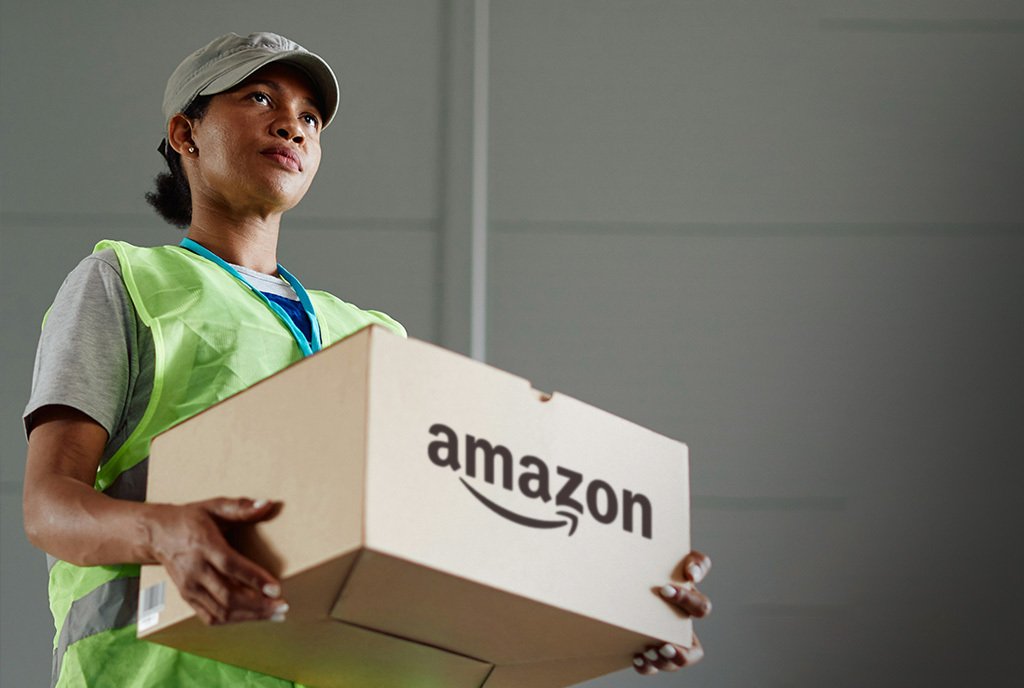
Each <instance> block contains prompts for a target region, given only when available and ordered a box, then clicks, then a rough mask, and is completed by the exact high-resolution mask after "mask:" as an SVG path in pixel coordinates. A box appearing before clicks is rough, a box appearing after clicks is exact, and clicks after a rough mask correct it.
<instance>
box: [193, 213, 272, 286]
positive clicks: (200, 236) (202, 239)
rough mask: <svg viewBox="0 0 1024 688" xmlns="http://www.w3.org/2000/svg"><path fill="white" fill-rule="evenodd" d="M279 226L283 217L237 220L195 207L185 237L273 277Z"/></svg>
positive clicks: (229, 259)
mask: <svg viewBox="0 0 1024 688" xmlns="http://www.w3.org/2000/svg"><path fill="white" fill-rule="evenodd" d="M280 226H281V215H280V214H275V215H271V216H269V217H253V218H245V219H238V218H229V217H226V216H224V215H222V214H220V213H217V212H215V211H211V210H208V209H202V208H198V207H195V206H193V208H192V225H191V226H190V227H189V228H188V232H187V234H186V236H188V238H189V239H192V240H193V241H195V242H197V243H199V244H202V245H203V246H205V247H206V248H208V249H210V250H211V251H213V252H214V253H215V254H217V256H219V257H220V258H222V259H223V260H225V261H227V262H228V263H233V264H235V265H241V266H242V267H246V268H249V269H250V270H255V271H257V272H262V273H265V274H268V275H274V274H277V238H278V235H279V233H280Z"/></svg>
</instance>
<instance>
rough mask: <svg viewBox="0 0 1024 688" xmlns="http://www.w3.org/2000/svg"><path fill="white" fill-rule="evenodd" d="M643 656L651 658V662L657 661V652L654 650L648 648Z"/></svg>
mask: <svg viewBox="0 0 1024 688" xmlns="http://www.w3.org/2000/svg"><path fill="white" fill-rule="evenodd" d="M644 657H646V658H647V659H649V660H651V661H652V662H656V661H658V652H657V651H656V650H648V651H647V652H645V653H644Z"/></svg>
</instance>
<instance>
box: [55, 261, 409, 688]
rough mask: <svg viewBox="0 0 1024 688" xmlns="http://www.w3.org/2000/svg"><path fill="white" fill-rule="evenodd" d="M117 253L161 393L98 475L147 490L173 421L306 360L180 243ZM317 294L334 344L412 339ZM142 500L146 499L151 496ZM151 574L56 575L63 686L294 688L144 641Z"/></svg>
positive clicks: (100, 481) (105, 483)
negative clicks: (160, 438)
mask: <svg viewBox="0 0 1024 688" xmlns="http://www.w3.org/2000/svg"><path fill="white" fill-rule="evenodd" d="M104 249H113V250H114V252H115V253H116V254H117V258H118V261H119V262H120V265H121V273H122V275H123V277H124V283H125V286H126V287H127V290H128V294H129V296H130V298H131V300H132V303H133V304H134V306H135V310H136V312H137V313H138V317H139V320H141V321H142V322H143V323H144V324H145V325H146V326H147V327H149V329H150V331H151V332H152V335H153V348H154V353H155V362H154V363H155V365H154V372H153V391H152V395H151V396H150V399H149V403H148V405H147V407H146V411H145V413H144V415H143V417H142V419H141V420H140V421H139V424H138V426H137V427H136V428H135V429H134V431H133V432H132V434H131V435H130V436H129V437H128V439H127V440H126V441H125V443H124V444H123V445H122V446H121V447H120V448H119V449H118V450H117V452H116V453H115V454H114V455H113V456H112V457H111V458H110V460H109V461H107V462H106V463H104V464H103V465H102V467H101V468H100V470H99V471H98V472H97V475H96V485H95V487H96V489H97V490H100V491H105V492H108V493H110V492H115V493H118V494H119V496H121V495H120V493H119V492H118V491H116V490H111V488H112V486H118V485H123V484H125V483H126V482H128V483H131V482H132V478H133V477H134V478H135V481H134V482H136V483H139V484H144V480H143V478H144V475H145V470H146V463H144V462H145V460H146V459H147V458H148V456H149V443H150V440H151V439H152V438H153V437H154V436H156V435H157V434H159V433H161V432H163V431H164V430H167V429H168V428H170V427H171V426H173V425H176V424H177V423H180V422H181V421H183V420H185V419H187V418H189V417H191V416H193V415H195V414H197V413H199V412H200V411H202V410H204V409H206V408H208V407H209V406H212V405H213V404H215V403H217V402H218V401H221V400H222V399H225V398H227V397H229V396H231V395H232V394H235V393H236V392H239V391H241V390H243V389H245V388H247V387H249V386H250V385H253V384H254V383H256V382H258V381H260V380H262V379H263V378H265V377H267V376H269V375H272V374H273V373H276V372H277V371H279V370H281V369H282V368H285V367H286V366H288V365H290V364H292V363H295V362H296V361H298V360H300V359H301V358H302V352H301V351H300V349H299V346H298V344H297V342H296V340H295V339H294V337H293V336H292V333H291V332H290V331H289V329H288V328H287V327H286V326H285V325H284V323H283V322H282V321H281V320H279V319H278V317H277V316H276V315H275V314H274V313H273V312H272V311H271V310H270V309H269V308H268V307H267V306H266V304H265V303H264V302H263V301H261V300H260V298H259V297H258V296H257V295H256V294H254V293H253V291H252V290H251V289H250V288H249V287H247V286H246V285H244V284H242V283H241V282H239V281H238V280H237V279H236V278H234V277H232V276H231V275H230V274H228V273H227V272H226V271H225V270H224V269H222V268H220V267H219V266H217V265H215V264H214V263H212V262H210V261H209V260H207V259H205V258H202V257H200V256H198V255H195V254H194V253H192V252H190V251H188V250H186V249H183V248H180V247H178V246H161V247H157V248H139V247H136V246H132V245H130V244H127V243H124V242H117V241H101V242H100V243H99V244H97V245H96V249H95V250H96V251H101V250H104ZM309 296H310V299H311V301H312V302H313V306H314V309H315V311H316V315H317V320H318V321H319V323H320V329H321V338H322V341H323V345H324V346H325V347H326V346H328V345H329V344H333V343H334V342H336V341H338V340H340V339H343V338H344V337H346V336H348V335H350V334H352V333H353V332H355V331H357V330H359V329H362V328H363V327H365V326H367V325H371V324H376V325H383V326H385V327H388V328H390V329H391V330H393V331H395V332H397V333H399V334H401V335H403V336H404V335H405V330H404V328H403V327H402V326H401V325H400V324H398V323H397V322H395V321H394V320H392V319H391V318H390V317H388V316H387V315H384V314H383V313H378V312H376V311H364V310H360V309H359V308H356V307H355V306H352V305H350V304H347V303H345V302H343V301H341V300H339V299H337V298H335V297H334V296H331V295H330V294H328V293H326V292H317V291H310V292H309ZM135 498H136V499H141V498H142V493H141V491H140V493H139V494H138V496H137V497H135ZM138 576H139V567H138V565H135V564H124V565H120V566H90V567H82V566H74V565H72V564H69V563H67V562H64V561H56V563H55V564H53V566H52V567H51V569H50V583H49V589H50V610H51V611H52V613H53V618H54V624H55V626H56V635H55V637H54V660H53V661H54V667H53V668H54V671H53V685H55V686H59V687H64V686H68V687H70V686H74V687H75V688H78V687H80V686H112V687H113V686H116V687H117V688H136V687H138V688H141V687H143V686H147V687H148V686H232V687H234V686H275V687H277V686H291V685H292V683H291V682H289V681H282V680H280V679H277V678H272V677H269V676H265V675H263V674H258V673H256V672H252V671H247V670H245V669H240V668H237V667H234V666H230V665H227V664H222V663H220V662H215V661H213V660H209V659H204V658H201V657H197V656H195V655H191V654H186V653H183V652H178V651H176V650H173V649H171V648H168V647H164V646H162V645H157V644H154V643H149V642H145V641H140V640H136V638H135V615H136V608H137V604H138V581H139V578H138Z"/></svg>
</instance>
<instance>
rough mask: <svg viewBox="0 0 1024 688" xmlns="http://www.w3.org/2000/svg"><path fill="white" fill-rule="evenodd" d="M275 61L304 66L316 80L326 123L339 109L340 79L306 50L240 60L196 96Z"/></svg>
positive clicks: (242, 78)
mask: <svg viewBox="0 0 1024 688" xmlns="http://www.w3.org/2000/svg"><path fill="white" fill-rule="evenodd" d="M275 62H284V63H285V64H290V65H294V66H296V67H298V68H299V69H301V70H302V71H303V72H304V73H305V74H306V76H308V77H309V78H310V80H311V81H312V82H313V86H314V87H315V88H316V90H317V91H319V93H320V95H321V97H322V99H323V106H322V107H323V109H324V111H323V112H321V113H320V115H321V118H322V119H323V123H324V124H323V127H324V128H326V127H327V125H328V124H330V123H331V121H332V120H333V119H334V116H335V115H336V114H337V112H338V80H337V79H336V78H335V76H334V71H333V70H331V68H330V66H329V65H328V64H327V63H326V62H325V61H324V60H323V58H321V57H320V56H319V55H316V54H314V53H310V52H305V51H298V50H295V51H291V52H282V53H276V54H273V55H257V56H253V57H250V58H249V59H247V60H244V61H242V62H240V63H239V64H238V65H236V66H234V67H232V68H231V69H229V70H228V71H226V72H224V73H223V74H221V75H220V76H218V77H217V78H216V79H214V80H213V81H211V82H210V83H209V84H207V85H206V86H204V87H203V88H202V89H200V91H199V93H197V94H196V95H197V96H210V95H215V94H217V93H223V92H224V91H227V90H230V89H231V88H234V87H235V86H237V85H238V84H240V83H242V82H243V81H245V80H246V79H247V78H248V77H250V76H251V75H252V74H253V73H255V72H256V71H257V70H258V69H260V68H261V67H265V66H267V65H268V64H273V63H275Z"/></svg>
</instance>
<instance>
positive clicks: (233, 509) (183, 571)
mask: <svg viewBox="0 0 1024 688" xmlns="http://www.w3.org/2000/svg"><path fill="white" fill-rule="evenodd" d="M148 506H150V507H151V511H150V513H149V514H148V518H147V519H145V522H146V530H147V539H148V540H149V542H150V547H151V549H152V558H153V559H154V560H155V561H157V562H159V563H161V564H163V566H164V568H165V569H166V570H167V573H168V575H170V577H171V580H173V581H174V584H175V585H176V586H177V587H178V590H179V591H180V592H181V596H182V598H183V599H184V600H185V601H186V602H188V603H189V604H190V605H191V606H192V608H193V609H194V610H195V611H196V614H197V615H198V616H199V618H200V619H201V620H202V621H203V623H205V624H207V625H212V624H223V623H231V622H235V621H254V620H258V619H270V620H272V621H283V620H284V615H285V613H286V612H287V611H288V604H287V602H285V601H284V600H283V599H282V598H281V583H280V581H278V580H277V579H276V578H275V577H274V576H272V575H271V574H270V573H269V572H268V571H266V570H265V569H264V568H263V567H261V566H259V565H258V564H256V563H255V562H253V561H251V560H250V559H248V558H246V557H245V556H243V555H242V554H240V553H239V552H238V551H237V550H235V549H234V548H233V547H232V546H231V545H230V544H228V542H227V540H226V539H225V537H224V531H225V530H226V529H228V528H230V527H231V526H233V525H240V524H245V523H257V522H259V521H264V520H266V519H268V518H271V517H272V516H273V511H274V503H273V502H270V501H269V500H266V499H260V500H256V501H253V500H251V499H245V498H241V499H229V498H226V497H221V498H217V499H207V500H204V501H201V502H193V503H191V504H185V505H182V506H176V505H170V504H151V505H148Z"/></svg>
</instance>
